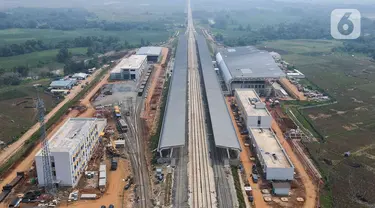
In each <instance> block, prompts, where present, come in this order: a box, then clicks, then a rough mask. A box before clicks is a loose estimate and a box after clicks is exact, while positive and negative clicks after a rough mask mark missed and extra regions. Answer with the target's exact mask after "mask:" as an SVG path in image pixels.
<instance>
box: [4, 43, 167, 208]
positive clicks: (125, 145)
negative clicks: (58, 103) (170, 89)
mask: <svg viewBox="0 0 375 208" xmlns="http://www.w3.org/2000/svg"><path fill="white" fill-rule="evenodd" d="M134 53H135V52H134V51H128V53H127V54H126V55H125V57H123V58H122V59H119V60H116V61H114V62H113V64H112V65H111V66H109V67H108V68H105V69H100V70H106V73H105V74H104V75H103V77H100V78H99V79H100V81H99V82H98V83H97V84H96V85H95V86H93V87H92V88H91V89H90V90H88V91H87V93H86V94H85V95H84V96H83V98H82V99H80V100H79V101H78V103H76V104H75V105H74V106H73V107H71V108H69V109H68V111H67V112H66V113H65V114H64V115H63V116H62V117H61V118H60V119H59V120H58V121H57V122H56V123H55V124H54V125H53V127H52V128H49V130H48V131H46V128H44V126H45V116H44V107H43V101H42V100H41V99H39V100H38V102H37V106H38V108H37V109H38V112H39V125H40V126H41V128H40V132H41V135H42V138H41V142H40V143H39V144H38V145H37V146H35V147H34V148H33V149H32V150H31V151H29V152H28V153H27V154H26V155H27V156H26V157H25V158H23V160H21V161H18V162H17V163H16V164H14V165H13V166H12V168H11V169H9V170H8V171H7V172H6V173H5V174H3V175H2V181H1V187H3V188H2V192H1V194H0V202H1V205H0V207H8V206H9V207H19V206H20V205H22V207H55V206H58V207H100V206H107V207H108V206H110V205H112V206H113V207H133V206H134V203H137V202H139V205H140V206H141V207H150V206H151V205H150V204H149V203H150V199H149V195H150V193H151V191H150V188H151V187H150V188H148V187H147V185H145V184H149V182H150V181H154V183H150V185H149V186H152V190H160V191H164V190H163V189H162V184H160V181H163V180H164V174H166V172H165V171H166V170H161V169H158V170H154V172H155V177H154V174H152V173H151V172H150V171H149V169H150V168H151V167H150V166H149V165H150V163H149V162H146V157H147V161H148V160H149V158H150V157H151V156H150V155H146V154H145V153H146V152H149V151H146V149H148V140H149V135H151V134H152V132H153V131H155V128H156V121H157V115H158V113H159V112H158V109H160V101H161V99H162V91H163V85H164V82H165V80H166V77H167V73H166V72H167V67H168V61H169V59H170V56H171V55H170V49H169V48H168V46H167V47H163V48H161V53H160V57H162V58H160V60H159V61H158V62H156V63H151V62H150V63H146V64H147V67H146V70H143V71H141V72H140V73H139V78H138V80H137V81H133V80H120V81H119V80H116V81H112V82H111V81H110V79H109V77H110V69H111V68H113V67H116V65H117V64H119V63H120V61H121V60H124V59H127V58H128V57H130V56H132V55H133V54H134ZM153 56H155V55H154V54H153ZM153 62H155V61H154V60H153ZM143 67H145V65H143ZM100 70H98V71H100ZM98 74H99V73H95V74H93V75H92V77H90V79H88V81H90V80H91V79H94V77H95V76H96V75H98ZM150 176H152V177H153V178H154V179H152V178H151V179H149V177H150ZM153 193H155V194H156V195H160V193H157V192H153ZM152 198H154V197H152ZM161 198H162V197H161Z"/></svg>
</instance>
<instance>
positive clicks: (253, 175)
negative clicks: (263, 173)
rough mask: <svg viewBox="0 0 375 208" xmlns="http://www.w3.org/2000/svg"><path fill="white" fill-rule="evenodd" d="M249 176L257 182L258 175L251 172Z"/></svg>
mask: <svg viewBox="0 0 375 208" xmlns="http://www.w3.org/2000/svg"><path fill="white" fill-rule="evenodd" d="M251 177H252V179H253V182H254V183H258V175H256V174H251Z"/></svg>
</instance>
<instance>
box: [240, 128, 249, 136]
mask: <svg viewBox="0 0 375 208" xmlns="http://www.w3.org/2000/svg"><path fill="white" fill-rule="evenodd" d="M247 134H249V131H248V130H247V129H245V130H243V131H241V135H247Z"/></svg>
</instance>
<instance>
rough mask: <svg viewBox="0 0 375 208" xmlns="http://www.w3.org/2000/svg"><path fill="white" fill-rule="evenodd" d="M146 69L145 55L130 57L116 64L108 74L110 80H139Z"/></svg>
mask: <svg viewBox="0 0 375 208" xmlns="http://www.w3.org/2000/svg"><path fill="white" fill-rule="evenodd" d="M147 68H148V64H147V56H146V55H131V56H130V57H128V58H124V59H122V60H121V61H120V63H118V64H117V65H116V66H115V67H114V68H113V69H112V70H111V74H110V79H111V80H139V78H140V77H141V75H142V73H143V72H144V71H146V70H147Z"/></svg>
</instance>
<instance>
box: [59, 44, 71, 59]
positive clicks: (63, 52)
mask: <svg viewBox="0 0 375 208" xmlns="http://www.w3.org/2000/svg"><path fill="white" fill-rule="evenodd" d="M70 57H71V53H69V50H68V48H66V47H63V48H61V49H60V50H59V52H58V53H57V55H56V59H57V61H58V62H60V63H64V62H66V61H67V60H68V59H69V58H70Z"/></svg>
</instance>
